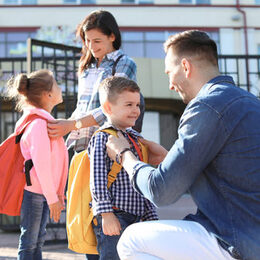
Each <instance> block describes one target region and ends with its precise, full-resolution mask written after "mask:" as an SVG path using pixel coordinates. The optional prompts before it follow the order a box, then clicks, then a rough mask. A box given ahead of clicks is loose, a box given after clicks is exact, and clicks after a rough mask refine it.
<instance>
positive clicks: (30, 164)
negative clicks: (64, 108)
mask: <svg viewBox="0 0 260 260" xmlns="http://www.w3.org/2000/svg"><path fill="white" fill-rule="evenodd" d="M36 118H41V119H44V120H46V119H45V118H44V117H41V116H39V115H37V114H33V115H29V116H28V118H27V119H26V121H27V122H26V123H25V125H24V126H23V127H22V129H20V130H19V132H18V134H17V135H16V136H15V144H18V143H20V141H21V138H22V136H23V133H24V131H25V128H26V127H27V126H28V125H29V124H30V123H32V121H33V120H34V119H36ZM32 167H33V161H32V159H29V160H26V161H25V163H24V173H25V180H26V185H27V186H32V183H31V177H30V170H31V169H32Z"/></svg>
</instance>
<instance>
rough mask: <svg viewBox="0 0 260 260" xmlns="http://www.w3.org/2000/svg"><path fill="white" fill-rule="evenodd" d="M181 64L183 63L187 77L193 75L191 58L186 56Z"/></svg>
mask: <svg viewBox="0 0 260 260" xmlns="http://www.w3.org/2000/svg"><path fill="white" fill-rule="evenodd" d="M181 65H182V68H183V71H184V73H185V76H186V78H189V77H190V75H191V68H192V64H191V62H190V61H189V60H187V59H186V58H183V59H182V60H181Z"/></svg>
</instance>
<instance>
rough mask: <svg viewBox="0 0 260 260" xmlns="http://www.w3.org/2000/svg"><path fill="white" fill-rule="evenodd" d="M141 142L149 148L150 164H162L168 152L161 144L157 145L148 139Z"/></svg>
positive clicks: (141, 139)
mask: <svg viewBox="0 0 260 260" xmlns="http://www.w3.org/2000/svg"><path fill="white" fill-rule="evenodd" d="M140 141H141V142H142V143H143V144H144V145H145V146H146V147H147V149H148V158H149V164H152V165H158V164H160V163H161V162H162V161H163V159H164V158H165V156H166V155H167V153H168V151H167V150H166V149H165V148H164V147H162V146H161V145H160V144H157V143H155V142H152V141H148V140H146V139H143V138H140Z"/></svg>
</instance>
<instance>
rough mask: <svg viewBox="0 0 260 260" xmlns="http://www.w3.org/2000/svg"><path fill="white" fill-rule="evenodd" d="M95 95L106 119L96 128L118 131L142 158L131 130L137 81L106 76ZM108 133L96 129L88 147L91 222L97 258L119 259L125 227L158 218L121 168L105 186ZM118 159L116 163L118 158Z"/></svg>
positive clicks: (137, 100) (135, 112)
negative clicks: (114, 177)
mask: <svg viewBox="0 0 260 260" xmlns="http://www.w3.org/2000/svg"><path fill="white" fill-rule="evenodd" d="M99 95H100V103H101V107H102V110H103V112H104V114H105V115H106V116H107V119H108V122H107V123H105V124H104V126H102V127H101V128H100V129H105V128H114V129H116V130H117V131H120V132H121V133H122V134H123V135H124V136H125V137H126V138H127V139H128V141H129V143H130V144H131V146H132V147H131V151H132V152H133V153H134V154H135V155H136V156H138V157H139V158H140V157H142V156H141V151H140V147H138V141H137V138H138V137H139V134H138V133H137V132H136V131H134V130H133V129H131V127H132V126H134V125H135V121H136V120H137V118H138V116H139V114H140V108H139V106H140V89H139V87H138V86H137V84H136V83H135V82H134V81H132V80H129V79H126V78H123V77H110V78H107V79H105V80H104V81H103V82H102V83H101V84H100V86H99ZM108 136H109V134H108V133H105V132H101V131H100V132H97V133H96V134H95V135H94V136H93V137H92V139H91V141H90V144H89V146H88V155H89V159H90V190H91V194H92V198H93V199H92V207H93V215H94V216H95V218H94V221H93V223H92V225H93V229H94V232H95V235H96V238H97V243H98V245H97V249H98V252H99V256H100V260H104V259H105V260H108V259H119V256H118V254H117V251H116V245H117V242H118V240H119V238H120V235H121V233H122V232H123V230H124V229H125V228H126V227H127V226H129V225H130V224H132V223H135V222H139V221H140V220H157V219H158V217H157V214H156V211H155V207H154V206H153V204H152V203H151V202H150V201H149V200H147V199H145V198H144V197H143V196H142V195H140V194H139V193H137V192H136V191H135V190H134V189H133V187H132V185H131V183H130V180H129V177H128V175H127V174H126V172H125V170H124V169H123V168H122V169H121V171H120V173H119V174H118V175H117V178H116V180H115V181H114V182H113V184H112V185H111V187H110V189H109V190H108V189H107V181H108V180H107V174H108V172H109V170H110V169H111V166H112V164H113V161H112V160H111V159H110V158H109V157H108V155H107V152H106V142H107V140H108ZM140 159H141V158H140ZM118 160H119V162H120V158H118ZM96 220H97V221H96Z"/></svg>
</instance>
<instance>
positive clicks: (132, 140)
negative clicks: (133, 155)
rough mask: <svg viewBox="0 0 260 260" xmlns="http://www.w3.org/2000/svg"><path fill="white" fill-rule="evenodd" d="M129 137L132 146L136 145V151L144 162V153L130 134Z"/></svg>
mask: <svg viewBox="0 0 260 260" xmlns="http://www.w3.org/2000/svg"><path fill="white" fill-rule="evenodd" d="M127 135H128V137H129V139H130V141H131V142H132V144H133V145H134V148H135V150H136V151H137V153H138V156H139V158H140V160H141V161H143V160H144V159H143V155H142V152H141V150H140V148H139V146H138V144H137V143H136V142H135V140H134V139H133V138H132V137H131V135H130V134H127Z"/></svg>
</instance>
